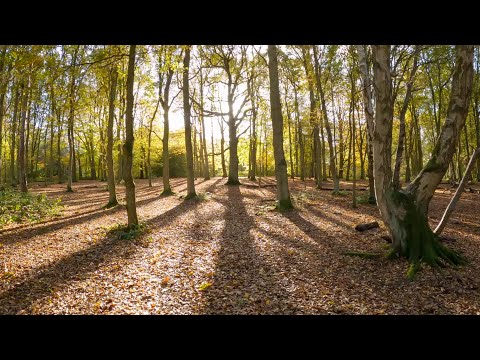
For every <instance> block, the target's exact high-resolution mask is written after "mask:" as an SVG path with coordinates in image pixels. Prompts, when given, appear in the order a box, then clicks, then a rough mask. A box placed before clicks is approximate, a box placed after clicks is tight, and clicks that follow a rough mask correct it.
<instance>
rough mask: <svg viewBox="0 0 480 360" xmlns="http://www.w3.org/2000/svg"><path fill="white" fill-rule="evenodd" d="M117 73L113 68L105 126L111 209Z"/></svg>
mask: <svg viewBox="0 0 480 360" xmlns="http://www.w3.org/2000/svg"><path fill="white" fill-rule="evenodd" d="M117 79H118V72H117V69H116V67H114V68H113V69H112V71H111V74H110V99H109V104H108V124H107V170H108V176H107V179H108V204H107V207H112V206H115V205H117V204H118V200H117V194H116V192H115V171H114V168H113V117H114V114H115V96H116V92H117Z"/></svg>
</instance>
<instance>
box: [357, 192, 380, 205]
mask: <svg viewBox="0 0 480 360" xmlns="http://www.w3.org/2000/svg"><path fill="white" fill-rule="evenodd" d="M357 204H368V205H376V203H375V202H372V201H371V200H370V194H368V192H365V193H364V194H360V195H357Z"/></svg>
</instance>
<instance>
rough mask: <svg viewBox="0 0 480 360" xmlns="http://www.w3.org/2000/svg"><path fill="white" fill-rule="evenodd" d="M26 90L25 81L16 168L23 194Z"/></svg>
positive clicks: (22, 86) (24, 188) (24, 179)
mask: <svg viewBox="0 0 480 360" xmlns="http://www.w3.org/2000/svg"><path fill="white" fill-rule="evenodd" d="M28 88H29V84H28V81H27V85H26V87H25V84H24V83H22V85H21V91H22V93H23V94H22V109H21V115H20V128H19V135H20V137H19V144H18V168H19V172H18V174H19V177H18V179H19V181H20V190H21V191H22V192H23V193H26V192H28V189H27V176H26V171H25V120H26V118H27V105H28V91H29V90H28Z"/></svg>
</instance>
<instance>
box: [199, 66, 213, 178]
mask: <svg viewBox="0 0 480 360" xmlns="http://www.w3.org/2000/svg"><path fill="white" fill-rule="evenodd" d="M199 121H200V126H201V129H202V144H203V146H202V151H203V159H204V164H203V178H204V179H205V180H210V173H209V169H208V152H207V136H206V134H205V118H204V116H203V73H202V69H200V116H199Z"/></svg>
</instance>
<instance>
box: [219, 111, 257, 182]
mask: <svg viewBox="0 0 480 360" xmlns="http://www.w3.org/2000/svg"><path fill="white" fill-rule="evenodd" d="M220 121H221V122H223V119H222V120H220ZM224 129H225V128H224V127H223V123H220V135H221V139H220V158H221V161H222V177H224V178H226V177H227V165H226V164H225V132H224V131H225V130H224ZM255 152H256V149H255ZM252 157H255V155H252ZM252 160H253V163H252V166H253V167H254V168H255V160H254V159H252ZM253 175H255V170H254V171H253ZM250 180H255V178H253V179H252V178H250Z"/></svg>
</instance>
